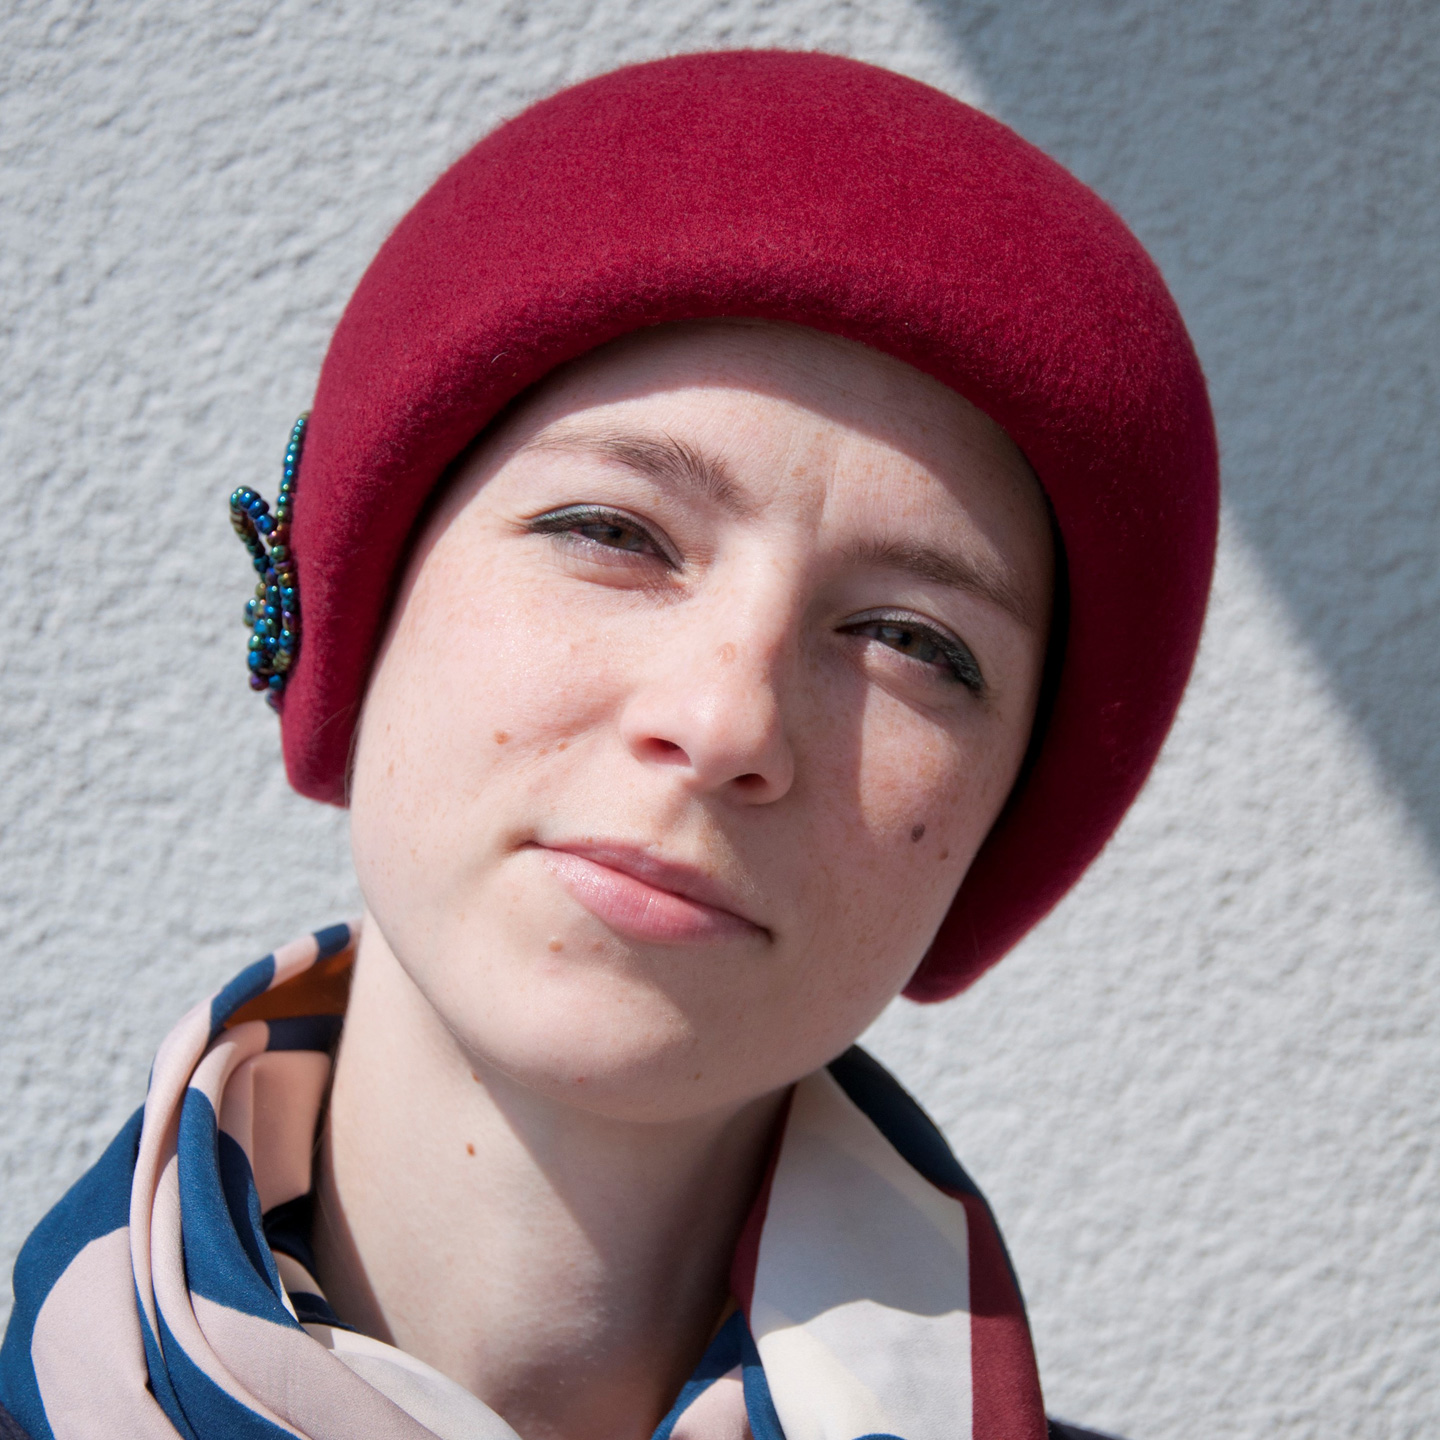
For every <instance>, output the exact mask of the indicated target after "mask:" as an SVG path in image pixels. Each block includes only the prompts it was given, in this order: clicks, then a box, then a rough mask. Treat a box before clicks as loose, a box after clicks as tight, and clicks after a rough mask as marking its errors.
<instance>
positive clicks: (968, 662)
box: [842, 615, 985, 695]
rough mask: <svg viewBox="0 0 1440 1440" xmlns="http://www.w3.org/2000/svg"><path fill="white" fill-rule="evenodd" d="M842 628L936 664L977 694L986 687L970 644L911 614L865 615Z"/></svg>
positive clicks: (925, 662) (942, 670) (923, 661)
mask: <svg viewBox="0 0 1440 1440" xmlns="http://www.w3.org/2000/svg"><path fill="white" fill-rule="evenodd" d="M842 628H843V631H844V633H845V634H847V635H859V636H861V637H862V638H864V639H867V640H878V641H879V642H880V644H882V645H886V646H888V647H889V648H890V649H891V650H895V651H898V652H899V653H900V654H901V655H904V656H907V657H908V658H909V659H911V660H915V661H917V662H919V663H920V664H921V665H929V666H932V667H933V668H934V669H936V670H938V671H940V672H941V673H942V674H943V675H944V676H945V677H946V678H947V679H949V680H951V681H954V682H957V683H959V684H961V685H963V686H965V688H966V689H967V690H970V691H973V692H974V693H975V694H976V695H978V694H980V693H981V692H982V691H983V690H984V688H985V677H984V676H983V675H982V674H981V673H980V666H979V664H978V662H977V661H976V659H975V656H974V655H973V654H971V652H970V647H969V646H968V645H965V644H964V643H963V642H962V641H960V640H957V639H955V637H954V636H953V635H947V634H945V633H944V632H943V631H940V630H937V629H935V628H933V627H932V626H929V625H926V624H924V623H922V622H921V621H919V620H916V619H914V618H912V617H911V616H906V615H871V616H863V617H861V618H860V619H859V620H853V621H851V622H850V624H848V625H846V626H844V627H842Z"/></svg>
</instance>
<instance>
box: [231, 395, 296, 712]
mask: <svg viewBox="0 0 1440 1440" xmlns="http://www.w3.org/2000/svg"><path fill="white" fill-rule="evenodd" d="M309 418H310V416H309V413H308V412H307V413H306V414H304V415H302V416H301V417H300V418H299V419H298V420H297V421H296V422H295V428H294V429H293V430H292V431H291V432H290V445H289V447H288V448H287V449H286V451H285V473H284V475H283V477H282V478H281V481H280V493H279V495H278V496H277V497H276V499H275V510H274V513H273V514H272V513H271V510H270V506H269V503H268V502H267V501H266V500H264V499H263V498H262V497H261V496H260V495H258V494H256V492H255V491H254V490H252V489H251V488H250V487H249V486H248V485H242V486H241V487H240V488H239V489H238V490H236V491H235V493H234V494H233V495H231V497H230V523H231V525H233V526H234V527H235V533H236V534H237V535H238V536H239V537H240V539H241V540H242V541H243V542H244V545H245V548H246V549H247V550H248V551H249V552H250V562H251V564H253V565H254V567H255V573H256V574H257V575H258V576H259V577H260V579H259V582H258V583H257V584H256V586H255V594H254V596H253V597H252V598H251V599H250V600H247V601H246V603H245V627H246V629H248V630H249V631H250V660H249V664H250V688H251V689H252V690H263V691H264V692H265V698H266V700H268V701H269V702H270V705H271V706H272V707H273V708H274V709H276V710H278V709H279V708H280V696H281V694H282V693H283V691H284V689H285V677H286V676H287V675H288V674H289V672H290V667H291V666H292V665H293V664H294V663H295V655H296V652H297V651H298V650H299V648H300V593H299V587H298V585H297V583H296V575H295V557H294V556H293V555H292V554H291V552H290V512H291V509H292V508H293V506H294V503H295V473H296V471H297V470H298V469H299V467H300V450H301V447H302V446H303V445H304V443H305V422H306V421H307V420H309ZM267 545H268V549H267Z"/></svg>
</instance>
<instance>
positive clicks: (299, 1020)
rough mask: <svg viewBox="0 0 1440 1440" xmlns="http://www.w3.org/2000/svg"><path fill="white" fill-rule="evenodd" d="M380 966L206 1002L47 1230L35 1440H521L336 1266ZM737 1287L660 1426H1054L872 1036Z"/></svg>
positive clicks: (14, 1376) (770, 1211) (792, 1433)
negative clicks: (339, 1124) (357, 1030)
mask: <svg viewBox="0 0 1440 1440" xmlns="http://www.w3.org/2000/svg"><path fill="white" fill-rule="evenodd" d="M353 958H354V946H353V934H352V930H351V927H349V926H345V925H338V926H333V927H331V928H330V929H328V930H322V931H320V932H318V933H317V934H315V935H309V936H306V937H305V938H304V939H301V940H297V941H294V942H293V943H291V944H289V945H286V946H284V947H282V948H281V949H279V950H277V951H275V953H274V954H273V955H267V956H266V957H265V958H264V959H263V960H260V961H257V962H256V963H255V964H254V965H251V966H249V967H248V968H247V969H245V970H243V971H242V972H241V973H240V974H239V975H238V976H236V978H235V979H234V980H232V981H231V982H230V984H228V985H226V986H225V987H224V988H223V989H222V990H220V991H219V992H218V993H217V994H216V995H215V996H214V997H213V998H212V999H210V1000H208V1001H206V1002H205V1003H203V1004H201V1005H197V1006H196V1007H195V1008H194V1009H193V1010H191V1011H190V1012H189V1014H187V1015H186V1016H185V1017H184V1019H182V1020H181V1021H180V1023H179V1024H178V1025H177V1026H176V1027H175V1028H174V1030H172V1031H171V1032H170V1034H169V1035H168V1036H167V1037H166V1039H165V1041H164V1043H163V1044H162V1045H161V1047H160V1050H159V1053H158V1054H157V1056H156V1058H155V1065H154V1069H153V1071H152V1073H151V1077H150V1087H149V1091H148V1094H147V1096H146V1100H145V1104H144V1106H143V1107H142V1108H141V1109H140V1110H138V1111H137V1112H136V1113H135V1115H134V1116H132V1118H131V1119H130V1121H129V1123H128V1124H126V1126H125V1127H124V1129H123V1130H121V1132H120V1134H119V1135H118V1136H117V1137H116V1138H115V1140H114V1141H113V1143H112V1144H111V1145H110V1147H109V1148H108V1149H107V1150H106V1151H105V1153H104V1154H103V1155H102V1156H101V1158H100V1159H99V1161H98V1162H97V1163H96V1164H95V1166H94V1167H93V1169H91V1170H90V1171H89V1172H88V1173H87V1174H86V1175H84V1176H83V1177H82V1178H81V1179H80V1180H79V1181H78V1182H77V1183H76V1184H75V1186H74V1187H73V1188H72V1189H71V1190H70V1192H69V1193H68V1194H67V1195H66V1196H65V1197H64V1199H62V1200H61V1201H60V1203H59V1204H58V1205H56V1206H55V1208H54V1209H53V1210H52V1211H51V1212H50V1213H49V1215H47V1216H46V1217H45V1219H44V1220H42V1221H41V1223H40V1224H39V1226H38V1227H37V1228H36V1229H35V1231H34V1233H33V1234H32V1235H31V1237H30V1239H29V1240H28V1241H27V1242H26V1245H25V1247H24V1249H23V1250H22V1251H21V1254H20V1258H19V1260H18V1261H17V1263H16V1266H15V1308H14V1311H13V1313H12V1315H11V1319H10V1324H9V1328H8V1330H7V1332H6V1335H5V1341H4V1345H3V1348H0V1406H3V1410H0V1417H3V1411H4V1410H8V1411H9V1412H10V1414H11V1415H13V1417H14V1418H15V1420H16V1421H18V1423H19V1424H20V1426H22V1427H23V1429H24V1430H25V1431H26V1432H28V1434H29V1436H30V1437H31V1440H174V1437H175V1436H177V1435H180V1436H184V1437H186V1440H275V1437H281V1436H301V1437H309V1440H362V1437H363V1440H437V1437H438V1440H517V1437H516V1436H515V1432H514V1431H513V1430H511V1428H510V1427H509V1426H508V1425H507V1424H506V1423H505V1422H504V1421H503V1420H502V1419H501V1418H500V1417H499V1416H498V1415H496V1414H495V1412H494V1411H492V1410H491V1409H489V1407H488V1406H486V1405H484V1404H483V1403H482V1402H481V1401H480V1400H479V1399H477V1398H476V1397H475V1396H474V1395H472V1394H471V1393H470V1392H469V1391H467V1390H465V1389H463V1388H462V1387H461V1386H460V1385H458V1384H456V1383H455V1382H454V1381H453V1380H450V1379H448V1378H447V1377H446V1376H444V1375H442V1374H440V1373H439V1372H438V1371H436V1370H434V1369H432V1368H431V1367H430V1366H428V1365H425V1364H423V1363H422V1362H421V1361H419V1360H416V1359H414V1358H413V1357H411V1356H409V1355H407V1354H405V1353H404V1352H403V1351H400V1350H397V1349H395V1348H394V1347H392V1346H389V1345H385V1344H382V1343H381V1342H380V1341H378V1340H373V1339H370V1338H369V1337H368V1336H364V1335H361V1334H359V1333H357V1332H356V1331H354V1330H352V1329H350V1328H349V1327H347V1326H345V1325H343V1324H342V1323H341V1321H340V1320H339V1319H338V1318H337V1317H336V1316H335V1314H334V1313H333V1312H332V1311H331V1309H330V1307H329V1306H328V1305H327V1304H326V1302H325V1299H324V1295H323V1292H322V1291H321V1288H320V1286H319V1284H318V1283H317V1282H316V1280H315V1277H314V1273H313V1268H314V1262H313V1259H312V1258H311V1256H310V1252H309V1242H308V1228H309V1227H308V1216H307V1209H308V1206H309V1203H310V1201H309V1195H310V1188H311V1173H310V1172H311V1158H312V1153H313V1148H314V1137H315V1132H316V1126H317V1123H318V1120H319V1116H320V1112H321V1107H322V1104H323V1100H324V1095H325V1091H326V1086H327V1084H328V1081H329V1076H330V1067H331V1063H332V1062H331V1056H332V1053H333V1050H334V1045H335V1040H336V1037H337V1035H338V1032H339V1027H340V1024H341V1021H342V1018H343V1014H344V1007H345V998H346V995H347V993H348V986H349V976H350V969H351V965H352V963H353ZM732 1289H733V1293H734V1297H735V1300H736V1302H737V1308H736V1310H735V1312H734V1314H732V1315H731V1317H730V1319H729V1320H728V1321H727V1322H726V1323H725V1325H724V1326H723V1327H722V1328H721V1330H720V1332H719V1333H718V1334H717V1335H716V1337H715V1339H714V1340H713V1341H712V1343H711V1345H710V1348H709V1350H708V1351H707V1352H706V1354H705V1356H704V1358H703V1359H702V1360H701V1362H700V1364H699V1366H698V1367H697V1369H696V1370H695V1373H694V1374H693V1375H692V1376H691V1378H690V1380H689V1381H688V1382H687V1384H686V1385H685V1387H684V1389H683V1390H682V1391H681V1393H680V1395H679V1396H678V1397H677V1398H676V1401H675V1404H674V1406H673V1408H672V1410H671V1412H670V1414H669V1415H667V1416H666V1417H665V1419H664V1421H663V1422H662V1423H661V1425H660V1427H659V1429H658V1430H657V1431H656V1432H655V1435H654V1440H860V1437H869V1440H877V1437H901V1440H1043V1437H1044V1436H1045V1433H1046V1426H1045V1418H1044V1414H1043V1411H1042V1409H1041V1402H1040V1387H1039V1381H1038V1378H1037V1376H1036V1370H1035V1360H1034V1355H1033V1352H1032V1349H1031V1343H1030V1334H1029V1329H1028V1326H1027V1323H1026V1319H1025V1311H1024V1307H1023V1305H1022V1303H1021V1300H1020V1293H1019V1289H1018V1287H1017V1285H1016V1284H1015V1281H1014V1277H1013V1275H1012V1273H1011V1271H1010V1267H1009V1262H1008V1259H1007V1257H1006V1254H1005V1250H1004V1244H1003V1242H1002V1240H1001V1238H1000V1234H999V1231H998V1230H997V1229H996V1226H995V1223H994V1220H993V1218H992V1217H991V1214H990V1211H989V1208H988V1206H987V1205H986V1203H985V1201H984V1199H983V1198H982V1197H981V1195H980V1193H979V1191H978V1190H976V1188H975V1186H974V1185H973V1184H972V1183H971V1181H970V1179H969V1177H968V1176H967V1175H966V1174H965V1172H964V1170H962V1169H961V1167H960V1166H959V1164H958V1163H957V1162H956V1160H955V1158H954V1157H953V1156H952V1155H951V1153H950V1151H949V1149H948V1148H947V1147H946V1145H945V1142H944V1140H943V1139H942V1138H941V1136H940V1133H939V1131H937V1130H936V1129H935V1127H934V1126H933V1125H932V1124H931V1123H930V1122H929V1120H928V1119H926V1117H925V1115H924V1114H923V1113H922V1112H921V1111H920V1109H919V1107H918V1106H917V1105H916V1104H915V1102H914V1101H913V1100H911V1099H910V1097H909V1096H908V1095H907V1094H906V1093H905V1092H904V1091H903V1090H902V1089H901V1088H900V1087H899V1085H898V1084H897V1083H896V1082H895V1081H894V1080H893V1079H892V1078H891V1077H890V1076H889V1075H888V1074H887V1073H886V1072H885V1071H884V1070H882V1069H881V1068H880V1066H879V1065H877V1064H876V1063H875V1062H874V1061H873V1060H871V1059H870V1058H869V1056H867V1055H866V1054H865V1053H864V1052H863V1051H861V1050H859V1049H858V1048H857V1049H852V1050H851V1051H849V1052H848V1054H846V1055H844V1056H842V1057H841V1059H839V1060H838V1061H836V1062H835V1063H834V1064H833V1065H831V1066H829V1067H828V1068H827V1069H825V1070H822V1071H820V1072H818V1073H816V1074H814V1075H811V1076H809V1077H808V1078H807V1079H805V1080H802V1081H801V1082H800V1083H799V1084H798V1085H797V1086H796V1087H795V1090H794V1093H793V1096H792V1099H791V1103H790V1107H789V1111H788V1115H787V1117H786V1120H785V1123H784V1128H783V1132H782V1135H781V1138H780V1140H779V1141H778V1143H777V1145H776V1148H775V1150H774V1153H773V1154H772V1156H771V1160H770V1165H769V1169H768V1172H767V1175H766V1178H765V1181H764V1184H763V1186H762V1189H761V1193H760V1195H759V1197H758V1199H757V1201H756V1203H755V1206H754V1208H753V1210H752V1212H751V1215H750V1218H749V1220H748V1222H747V1224H746V1226H745V1229H744V1232H743V1235H742V1238H741V1241H740V1244H739V1247H738V1249H737V1252H736V1256H735V1261H734V1266H733V1271H732ZM0 1430H3V1418H0Z"/></svg>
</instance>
